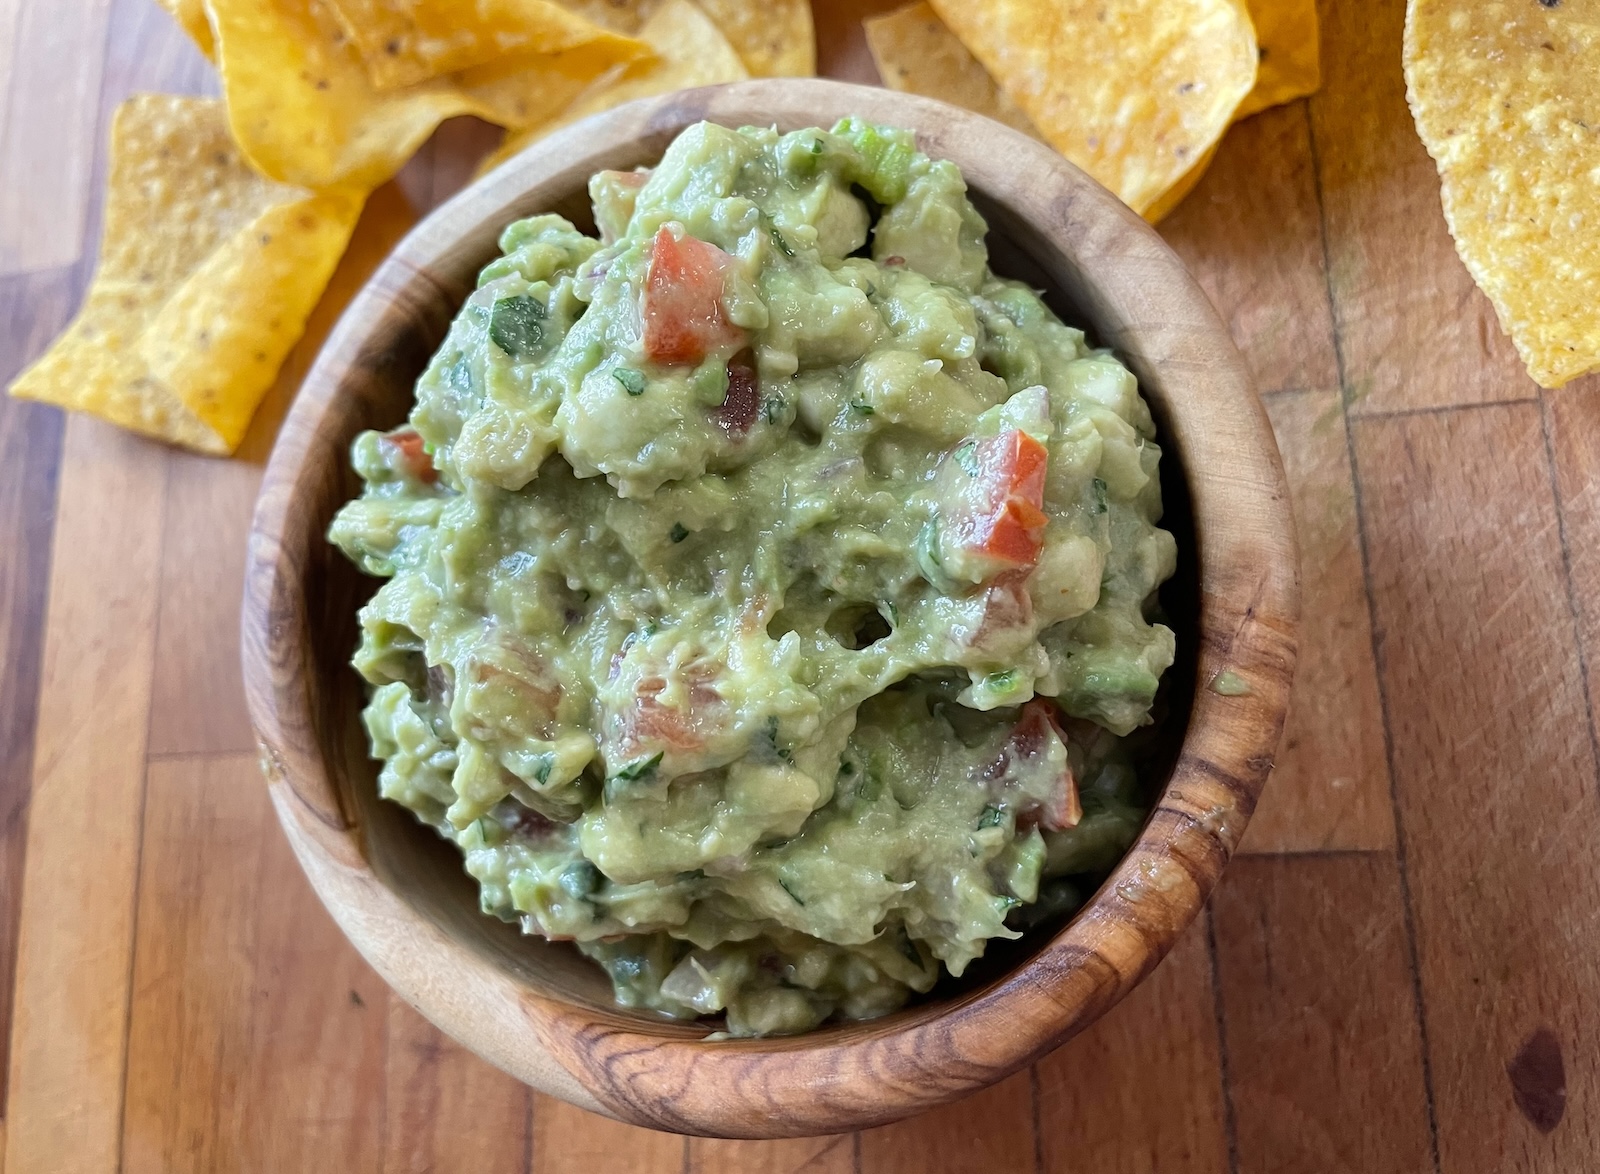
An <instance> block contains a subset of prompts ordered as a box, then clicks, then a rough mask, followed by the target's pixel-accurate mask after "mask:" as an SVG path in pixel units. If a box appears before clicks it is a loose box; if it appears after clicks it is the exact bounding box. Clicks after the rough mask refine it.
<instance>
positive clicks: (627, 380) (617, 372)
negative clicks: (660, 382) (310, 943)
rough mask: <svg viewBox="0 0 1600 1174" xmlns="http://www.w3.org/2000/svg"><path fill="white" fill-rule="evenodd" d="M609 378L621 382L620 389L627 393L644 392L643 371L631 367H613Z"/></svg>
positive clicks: (639, 393)
mask: <svg viewBox="0 0 1600 1174" xmlns="http://www.w3.org/2000/svg"><path fill="white" fill-rule="evenodd" d="M611 378H613V379H615V380H616V381H617V382H618V383H620V384H622V390H623V391H625V392H627V393H628V394H629V395H643V394H644V372H643V371H635V370H634V369H633V368H632V367H613V368H612V369H611Z"/></svg>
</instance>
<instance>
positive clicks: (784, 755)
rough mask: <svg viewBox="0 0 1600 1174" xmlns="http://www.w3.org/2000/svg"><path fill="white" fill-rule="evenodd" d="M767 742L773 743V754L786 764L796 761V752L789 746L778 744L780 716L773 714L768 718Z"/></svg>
mask: <svg viewBox="0 0 1600 1174" xmlns="http://www.w3.org/2000/svg"><path fill="white" fill-rule="evenodd" d="M766 736H767V741H768V742H770V743H772V752H773V753H774V754H776V755H777V756H778V757H779V758H781V759H783V761H785V762H793V761H794V751H793V750H791V749H790V748H789V747H787V746H780V745H779V744H778V715H777V714H775V713H774V714H772V715H770V716H769V717H768V718H767V728H766Z"/></svg>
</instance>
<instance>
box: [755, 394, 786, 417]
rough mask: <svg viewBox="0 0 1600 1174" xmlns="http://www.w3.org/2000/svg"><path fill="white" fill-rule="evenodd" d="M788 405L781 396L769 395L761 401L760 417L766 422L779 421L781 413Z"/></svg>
mask: <svg viewBox="0 0 1600 1174" xmlns="http://www.w3.org/2000/svg"><path fill="white" fill-rule="evenodd" d="M788 407H789V405H788V404H787V403H785V402H784V400H783V397H782V396H777V395H769V396H768V397H767V398H766V399H764V400H762V401H761V417H762V419H764V420H765V421H766V422H767V423H768V424H778V423H781V422H782V420H783V413H784V412H785V411H786V410H788Z"/></svg>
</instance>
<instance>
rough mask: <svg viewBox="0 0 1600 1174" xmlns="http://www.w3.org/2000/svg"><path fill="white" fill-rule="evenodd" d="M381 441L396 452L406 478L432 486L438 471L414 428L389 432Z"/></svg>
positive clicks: (437, 476) (437, 477) (436, 478)
mask: <svg viewBox="0 0 1600 1174" xmlns="http://www.w3.org/2000/svg"><path fill="white" fill-rule="evenodd" d="M383 440H384V443H385V444H388V445H392V446H393V447H394V448H395V449H396V450H398V452H399V454H400V465H401V467H402V468H403V469H404V470H405V474H406V476H408V477H410V478H412V479H413V480H415V481H421V482H422V483H423V484H424V485H432V484H433V483H434V482H435V481H437V480H438V479H439V471H438V470H437V469H435V468H434V467H433V458H432V457H431V456H429V455H428V450H427V448H426V447H425V445H424V442H423V439H422V437H421V436H420V435H419V434H418V433H417V430H416V429H415V428H403V429H401V430H400V431H399V432H391V433H389V435H387V436H385V437H384V438H383Z"/></svg>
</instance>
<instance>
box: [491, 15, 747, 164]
mask: <svg viewBox="0 0 1600 1174" xmlns="http://www.w3.org/2000/svg"><path fill="white" fill-rule="evenodd" d="M639 38H640V39H641V40H642V41H644V42H645V43H646V44H648V45H649V46H650V47H651V48H652V49H654V50H655V52H656V55H657V60H655V61H654V62H652V63H650V64H645V65H635V66H630V67H629V68H628V69H627V70H626V71H625V72H624V73H623V74H622V76H621V77H620V78H618V79H617V80H616V81H614V82H608V83H605V84H603V85H601V86H598V87H595V88H592V89H591V90H589V91H588V92H587V93H585V94H584V95H583V96H582V97H581V98H579V99H578V100H577V101H576V102H574V103H573V104H572V105H570V106H568V107H567V108H566V109H565V110H563V111H562V112H561V114H560V115H558V116H557V117H555V118H553V119H551V120H550V121H548V122H545V123H542V124H541V125H539V126H535V127H532V128H530V129H528V130H526V131H524V132H522V133H521V134H516V135H507V136H506V141H505V142H504V143H503V144H501V146H500V149H499V150H497V151H496V152H495V153H494V154H492V155H490V156H489V157H488V158H487V159H485V160H484V161H483V163H482V165H481V166H480V167H479V169H478V170H479V174H482V173H484V172H486V171H491V170H493V169H494V168H496V167H498V166H499V165H500V164H501V163H503V162H505V161H506V160H507V159H509V158H511V156H513V155H515V154H516V153H517V152H519V151H521V150H522V149H523V148H524V147H526V146H527V145H528V144H529V143H532V142H534V141H535V140H537V139H541V138H543V137H544V136H545V135H547V134H550V133H551V132H552V131H554V130H557V129H559V128H561V127H563V126H566V125H568V124H569V123H572V122H576V121H577V120H578V119H580V118H587V117H588V116H589V115H591V114H598V113H600V111H602V110H610V109H611V108H612V107H613V106H620V105H622V104H623V103H624V102H631V101H633V100H634V99H635V98H647V97H650V96H651V95H654V94H666V93H670V92H672V91H673V90H683V89H688V88H690V87H691V86H709V85H715V84H717V83H718V82H732V81H742V80H744V79H745V78H747V77H749V76H750V75H749V72H748V71H747V70H746V69H745V67H744V63H743V62H742V61H741V60H740V59H739V55H738V54H737V53H735V52H734V50H733V46H731V45H730V44H728V39H727V38H726V37H724V36H723V35H722V34H721V33H720V32H718V31H717V26H716V25H714V24H712V23H711V21H710V20H709V19H707V17H706V14H705V13H704V12H702V11H700V9H699V8H697V7H695V6H694V4H692V3H691V2H690V0H668V2H667V3H666V4H663V5H662V6H661V7H660V8H659V9H657V10H656V12H655V14H654V15H653V16H651V17H650V19H649V20H647V21H645V22H644V24H643V25H642V26H641V27H640V29H639Z"/></svg>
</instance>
